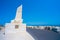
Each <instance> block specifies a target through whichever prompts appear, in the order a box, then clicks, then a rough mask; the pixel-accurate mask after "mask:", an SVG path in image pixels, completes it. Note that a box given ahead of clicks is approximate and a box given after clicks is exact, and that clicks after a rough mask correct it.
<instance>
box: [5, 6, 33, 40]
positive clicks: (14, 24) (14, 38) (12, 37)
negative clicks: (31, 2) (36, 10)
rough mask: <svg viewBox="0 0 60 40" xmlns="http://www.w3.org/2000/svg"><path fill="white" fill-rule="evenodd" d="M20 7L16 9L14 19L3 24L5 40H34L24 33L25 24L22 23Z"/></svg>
mask: <svg viewBox="0 0 60 40" xmlns="http://www.w3.org/2000/svg"><path fill="white" fill-rule="evenodd" d="M22 22H23V19H22V5H21V6H19V7H18V8H17V12H16V17H15V19H13V20H11V23H6V24H5V37H6V40H34V38H33V37H32V36H31V35H30V34H29V33H28V32H27V31H26V24H24V23H22Z"/></svg>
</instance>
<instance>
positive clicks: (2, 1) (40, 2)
mask: <svg viewBox="0 0 60 40" xmlns="http://www.w3.org/2000/svg"><path fill="white" fill-rule="evenodd" d="M21 4H22V5H23V11H22V13H23V19H24V21H23V22H24V23H26V24H27V25H45V24H49V25H59V24H60V0H0V24H3V25H4V24H5V23H7V22H10V21H11V20H12V19H14V17H15V15H16V9H17V7H18V6H20V5H21Z"/></svg>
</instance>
